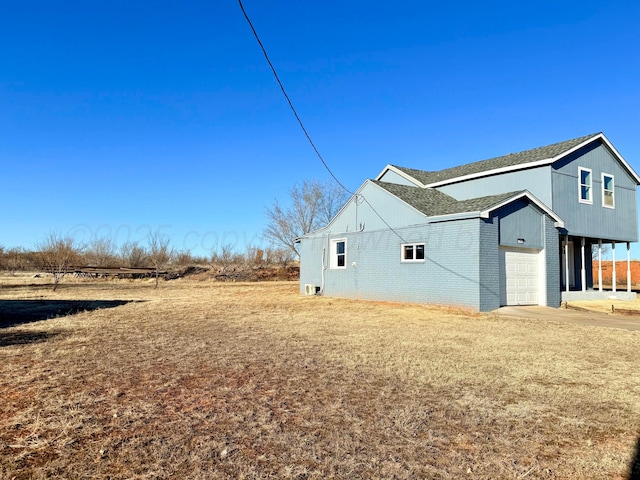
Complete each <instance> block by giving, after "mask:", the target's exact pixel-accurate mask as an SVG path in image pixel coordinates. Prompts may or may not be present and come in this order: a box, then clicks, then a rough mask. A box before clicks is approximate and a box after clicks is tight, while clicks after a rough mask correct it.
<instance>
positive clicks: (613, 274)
mask: <svg viewBox="0 0 640 480" xmlns="http://www.w3.org/2000/svg"><path fill="white" fill-rule="evenodd" d="M611 263H612V270H611V285H612V287H613V288H612V291H614V292H615V291H616V285H617V283H618V279H617V278H616V242H611Z"/></svg>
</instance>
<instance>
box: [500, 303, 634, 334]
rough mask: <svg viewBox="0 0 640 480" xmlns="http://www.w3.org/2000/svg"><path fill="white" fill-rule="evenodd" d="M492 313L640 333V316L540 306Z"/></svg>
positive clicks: (501, 309)
mask: <svg viewBox="0 0 640 480" xmlns="http://www.w3.org/2000/svg"><path fill="white" fill-rule="evenodd" d="M492 313H494V314H496V315H506V316H509V317H520V318H528V319H533V320H549V321H553V322H567V323H574V324H579V325H592V326H596V327H610V328H622V329H625V330H635V331H640V316H637V317H635V316H634V317H630V316H626V315H615V314H612V315H609V314H606V313H599V312H581V311H577V310H570V309H565V308H551V307H539V306H522V307H502V308H499V309H497V310H494V311H493V312H492Z"/></svg>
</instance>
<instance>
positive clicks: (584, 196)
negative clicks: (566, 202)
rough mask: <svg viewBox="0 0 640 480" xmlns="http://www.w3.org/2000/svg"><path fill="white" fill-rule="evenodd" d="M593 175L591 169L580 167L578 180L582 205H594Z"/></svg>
mask: <svg viewBox="0 0 640 480" xmlns="http://www.w3.org/2000/svg"><path fill="white" fill-rule="evenodd" d="M592 177H593V175H592V173H591V169H590V168H583V167H578V178H579V179H580V193H579V197H578V198H579V201H580V203H593V195H592V191H591V190H592V184H593V178H592Z"/></svg>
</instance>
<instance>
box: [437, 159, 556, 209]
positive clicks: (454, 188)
mask: <svg viewBox="0 0 640 480" xmlns="http://www.w3.org/2000/svg"><path fill="white" fill-rule="evenodd" d="M437 189H438V190H440V191H441V192H444V193H446V194H448V195H451V196H452V197H453V198H455V199H456V200H467V199H469V198H476V197H483V196H486V195H496V194H499V193H507V192H514V191H516V190H528V191H529V192H531V193H532V194H533V195H534V196H535V197H536V198H537V199H538V200H540V201H541V202H542V203H544V204H545V205H547V206H549V207H550V208H551V207H552V205H551V201H552V198H551V167H549V166H544V167H537V168H530V169H528V170H519V171H517V172H508V173H503V174H501V175H493V176H490V177H483V178H476V179H473V180H466V181H464V182H459V183H454V184H451V185H443V186H441V187H437Z"/></svg>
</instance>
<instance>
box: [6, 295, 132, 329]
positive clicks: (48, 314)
mask: <svg viewBox="0 0 640 480" xmlns="http://www.w3.org/2000/svg"><path fill="white" fill-rule="evenodd" d="M131 301H132V300H0V328H7V327H13V326H16V325H21V324H23V323H30V322H37V321H39V320H48V319H50V318H56V317H66V316H67V315H73V314H75V313H78V312H85V311H93V310H98V309H101V308H114V307H119V306H121V305H125V304H127V303H129V302H131Z"/></svg>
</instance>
